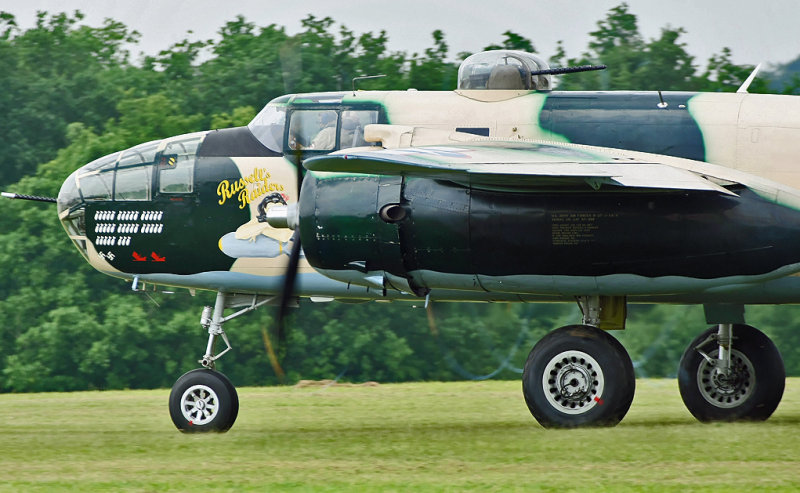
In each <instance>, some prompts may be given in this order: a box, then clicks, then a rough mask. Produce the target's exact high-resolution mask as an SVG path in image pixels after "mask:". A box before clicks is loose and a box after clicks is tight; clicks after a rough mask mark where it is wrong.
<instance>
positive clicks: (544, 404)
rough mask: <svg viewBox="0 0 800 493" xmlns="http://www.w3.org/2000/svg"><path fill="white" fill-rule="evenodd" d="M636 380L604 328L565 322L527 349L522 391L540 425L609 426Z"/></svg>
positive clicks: (622, 410)
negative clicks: (566, 324)
mask: <svg viewBox="0 0 800 493" xmlns="http://www.w3.org/2000/svg"><path fill="white" fill-rule="evenodd" d="M635 387H636V379H635V376H634V372H633V364H632V363H631V359H630V357H629V356H628V353H627V351H625V348H623V347H622V345H621V344H620V343H619V341H617V340H616V339H615V338H614V337H612V336H611V335H609V334H608V333H606V332H604V331H602V330H600V329H598V328H596V327H592V326H588V325H570V326H567V327H562V328H560V329H557V330H555V331H553V332H551V333H549V334H547V335H546V336H545V337H543V338H542V339H541V340H540V341H539V342H538V343H537V344H536V345H535V346H534V347H533V349H532V350H531V352H530V355H529V356H528V361H527V362H526V363H525V369H524V371H523V374H522V391H523V394H524V395H525V402H526V403H527V404H528V409H530V411H531V414H533V417H534V418H536V420H537V421H538V422H539V423H540V424H541V425H542V426H544V427H545V428H574V427H580V426H614V425H616V424H617V423H619V422H620V420H622V418H623V417H624V416H625V414H626V413H627V412H628V409H629V408H630V406H631V402H632V401H633V394H634V390H635Z"/></svg>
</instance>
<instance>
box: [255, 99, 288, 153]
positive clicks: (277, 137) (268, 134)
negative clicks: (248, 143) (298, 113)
mask: <svg viewBox="0 0 800 493" xmlns="http://www.w3.org/2000/svg"><path fill="white" fill-rule="evenodd" d="M276 101H277V100H276ZM276 101H272V102H270V103H269V104H268V105H266V106H265V107H264V109H262V110H261V111H259V113H258V114H257V115H256V117H255V118H253V120H252V121H251V122H250V123H249V124H248V125H247V128H249V129H250V132H252V134H253V135H255V137H256V138H257V139H258V140H259V142H261V143H262V144H264V145H265V146H266V147H267V148H268V149H270V150H271V151H275V152H281V147H282V143H283V129H284V128H285V126H286V106H285V105H280V106H279V105H276Z"/></svg>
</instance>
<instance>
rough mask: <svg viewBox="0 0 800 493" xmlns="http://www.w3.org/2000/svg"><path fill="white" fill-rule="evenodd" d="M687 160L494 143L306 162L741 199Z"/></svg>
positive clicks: (456, 178) (519, 184) (471, 180)
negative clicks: (705, 193) (690, 192)
mask: <svg viewBox="0 0 800 493" xmlns="http://www.w3.org/2000/svg"><path fill="white" fill-rule="evenodd" d="M684 161H686V160H682V159H678V158H671V157H668V156H661V155H652V154H639V153H637V154H636V155H635V156H634V155H629V154H625V153H624V151H614V150H610V149H605V148H595V147H588V146H576V145H571V144H557V143H535V142H523V141H520V142H496V141H486V142H479V143H469V144H457V145H442V146H422V147H408V148H398V149H385V150H365V149H352V150H347V151H341V152H338V153H334V154H329V155H326V156H320V157H316V158H312V159H309V160H307V161H305V162H304V163H303V164H304V166H305V167H306V168H307V169H308V170H310V171H315V172H338V173H365V174H380V175H403V176H419V177H425V178H431V179H439V180H448V181H452V182H455V183H459V184H463V185H465V186H471V187H474V188H493V189H496V188H503V189H510V190H527V189H532V188H540V187H547V186H563V185H567V186H570V185H571V186H575V185H580V184H588V185H590V186H592V187H593V188H595V189H599V188H600V187H602V186H604V185H611V186H618V187H634V188H655V189H665V190H702V191H711V192H718V193H724V194H730V195H734V194H733V193H732V192H731V191H729V190H727V189H726V188H724V187H723V186H721V185H720V183H723V182H724V183H731V181H730V180H725V179H721V180H720V179H716V180H714V181H712V180H711V179H709V177H708V175H705V174H702V173H698V172H695V171H692V170H690V169H687V166H686V165H685V164H683V165H681V164H680V162H684ZM692 163H694V162H692ZM735 182H736V181H733V183H735Z"/></svg>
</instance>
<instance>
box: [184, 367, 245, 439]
mask: <svg viewBox="0 0 800 493" xmlns="http://www.w3.org/2000/svg"><path fill="white" fill-rule="evenodd" d="M169 414H170V417H172V422H173V423H174V424H175V426H176V427H177V428H178V429H179V430H180V431H182V432H185V433H202V432H208V431H216V432H224V431H228V430H229V429H230V427H231V426H233V423H234V421H236V417H237V415H238V414H239V396H238V394H237V393H236V389H235V388H234V386H233V384H231V382H230V380H228V378H227V377H226V376H225V375H223V374H222V373H219V372H217V371H214V370H208V369H204V368H202V369H197V370H192V371H190V372H188V373H185V374H184V375H183V376H181V377H180V378H179V379H178V381H177V382H175V385H173V386H172V392H170V395H169Z"/></svg>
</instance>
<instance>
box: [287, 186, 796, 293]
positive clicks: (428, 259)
mask: <svg viewBox="0 0 800 493" xmlns="http://www.w3.org/2000/svg"><path fill="white" fill-rule="evenodd" d="M736 192H737V193H738V194H739V195H738V196H735V195H725V194H720V193H709V192H697V191H685V190H684V191H670V190H657V191H644V190H642V189H634V190H631V189H620V191H618V192H615V191H609V190H604V191H602V192H598V191H595V190H591V189H590V188H589V187H586V189H560V190H546V189H543V190H541V191H537V192H530V191H526V192H518V191H517V192H512V191H503V190H487V189H476V188H470V187H466V186H462V185H458V184H455V183H451V182H445V181H439V180H431V179H424V178H408V177H406V178H401V177H387V176H377V175H361V174H345V173H313V172H309V173H308V175H307V177H306V179H305V181H304V185H303V191H302V194H301V198H300V210H299V214H300V215H299V223H300V232H301V239H302V244H303V249H304V251H305V254H306V257H307V259H308V261H309V262H310V263H311V265H312V266H314V267H315V268H316V269H318V270H319V271H321V272H323V273H324V274H325V275H327V276H329V277H332V278H335V279H338V280H342V281H346V282H352V283H356V284H367V285H373V286H376V287H377V286H379V285H382V286H383V287H385V288H391V287H394V288H397V289H400V290H405V291H407V290H409V289H410V290H412V291H413V292H415V293H417V294H424V293H425V292H427V290H429V289H435V288H441V289H460V290H481V291H491V292H506V293H509V292H510V293H538V294H558V295H573V294H575V295H578V294H595V293H596V294H606V295H617V294H619V295H628V294H654V293H679V292H687V291H699V290H703V289H708V288H713V287H716V286H722V285H730V284H731V283H750V282H761V281H764V280H767V279H770V278H772V277H776V276H779V275H780V276H782V275H786V273H787V272H789V271H797V270H798V269H800V218H798V216H797V215H796V214H794V213H793V212H792V211H791V209H789V208H786V207H783V206H781V205H778V204H776V203H774V202H770V201H767V200H765V199H763V198H761V197H759V196H758V195H757V194H755V193H753V192H752V191H750V190H749V189H747V188H744V187H742V188H741V189H737V190H736ZM376 276H382V279H380V278H376ZM406 283H407V284H406Z"/></svg>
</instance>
